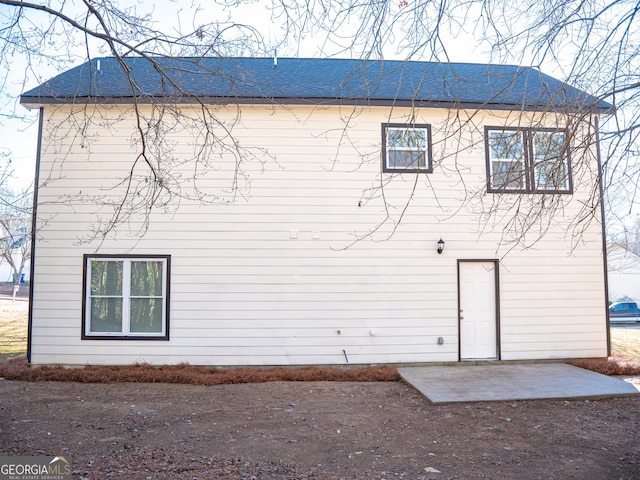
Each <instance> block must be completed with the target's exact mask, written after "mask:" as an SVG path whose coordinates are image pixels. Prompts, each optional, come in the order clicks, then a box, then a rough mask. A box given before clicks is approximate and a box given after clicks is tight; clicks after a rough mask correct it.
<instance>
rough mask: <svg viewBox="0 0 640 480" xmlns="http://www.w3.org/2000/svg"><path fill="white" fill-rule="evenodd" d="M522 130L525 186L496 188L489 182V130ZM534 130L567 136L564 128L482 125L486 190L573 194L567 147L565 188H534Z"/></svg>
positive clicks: (490, 191) (493, 191)
mask: <svg viewBox="0 0 640 480" xmlns="http://www.w3.org/2000/svg"><path fill="white" fill-rule="evenodd" d="M491 131H498V132H522V141H523V150H524V152H523V153H524V168H525V182H524V183H525V188H519V189H510V188H504V187H503V188H496V187H494V186H493V185H492V183H491V155H490V148H489V132H491ZM536 132H551V133H563V134H564V135H565V138H569V134H568V131H567V129H566V128H530V127H527V128H525V127H493V126H486V127H484V155H485V164H486V172H487V192H488V193H533V194H549V193H557V194H564V195H571V194H573V172H572V170H571V151H570V149H569V148H568V149H567V151H566V153H565V161H566V163H567V175H568V179H567V180H568V181H567V188H566V189H562V190H556V189H538V188H535V178H534V176H535V171H534V170H535V169H534V168H533V164H532V162H533V158H534V157H533V142H532V140H531V139H532V137H533V134H534V133H536Z"/></svg>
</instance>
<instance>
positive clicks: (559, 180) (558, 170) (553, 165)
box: [535, 161, 569, 190]
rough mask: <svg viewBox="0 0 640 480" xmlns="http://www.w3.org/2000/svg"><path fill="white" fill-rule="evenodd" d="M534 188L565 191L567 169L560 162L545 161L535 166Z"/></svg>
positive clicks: (566, 186) (567, 177)
mask: <svg viewBox="0 0 640 480" xmlns="http://www.w3.org/2000/svg"><path fill="white" fill-rule="evenodd" d="M535 172H536V175H535V177H536V178H535V180H536V188H537V189H538V190H566V189H567V188H569V187H568V183H567V182H568V179H569V176H568V175H567V168H566V166H565V163H564V162H562V161H555V162H554V161H546V162H544V163H539V164H537V165H536V166H535Z"/></svg>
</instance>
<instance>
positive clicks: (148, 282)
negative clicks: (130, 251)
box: [131, 261, 163, 297]
mask: <svg viewBox="0 0 640 480" xmlns="http://www.w3.org/2000/svg"><path fill="white" fill-rule="evenodd" d="M162 265H163V264H162V262H156V261H153V262H131V295H133V296H135V297H141V296H142V297H161V296H162Z"/></svg>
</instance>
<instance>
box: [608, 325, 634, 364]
mask: <svg viewBox="0 0 640 480" xmlns="http://www.w3.org/2000/svg"><path fill="white" fill-rule="evenodd" d="M611 350H612V351H613V352H615V353H617V354H619V355H624V356H626V357H630V358H635V359H636V360H640V329H632V328H620V327H615V328H612V329H611Z"/></svg>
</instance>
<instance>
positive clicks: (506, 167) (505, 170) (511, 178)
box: [491, 161, 524, 190]
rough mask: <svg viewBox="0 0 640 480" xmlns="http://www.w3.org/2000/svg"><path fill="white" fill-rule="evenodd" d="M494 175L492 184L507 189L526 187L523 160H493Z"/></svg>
mask: <svg viewBox="0 0 640 480" xmlns="http://www.w3.org/2000/svg"><path fill="white" fill-rule="evenodd" d="M491 167H492V169H493V177H492V179H491V185H492V186H493V187H495V188H504V189H506V190H521V189H523V188H524V168H523V165H522V163H521V162H496V161H494V162H491Z"/></svg>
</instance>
